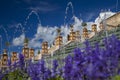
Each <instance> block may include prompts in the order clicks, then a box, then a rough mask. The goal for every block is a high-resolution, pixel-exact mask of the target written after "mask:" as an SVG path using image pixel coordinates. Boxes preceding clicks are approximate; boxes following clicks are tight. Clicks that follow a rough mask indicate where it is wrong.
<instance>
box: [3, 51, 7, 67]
mask: <svg viewBox="0 0 120 80" xmlns="http://www.w3.org/2000/svg"><path fill="white" fill-rule="evenodd" d="M7 64H8V55H7V50H6V49H4V53H3V55H2V61H1V65H2V67H7Z"/></svg>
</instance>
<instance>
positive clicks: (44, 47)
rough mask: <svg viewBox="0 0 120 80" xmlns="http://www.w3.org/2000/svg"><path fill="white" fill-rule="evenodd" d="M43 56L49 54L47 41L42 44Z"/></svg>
mask: <svg viewBox="0 0 120 80" xmlns="http://www.w3.org/2000/svg"><path fill="white" fill-rule="evenodd" d="M41 53H42V54H48V42H47V41H45V42H43V43H42V51H41Z"/></svg>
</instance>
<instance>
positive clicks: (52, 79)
mask: <svg viewBox="0 0 120 80" xmlns="http://www.w3.org/2000/svg"><path fill="white" fill-rule="evenodd" d="M48 80H64V79H63V78H62V77H60V76H57V77H56V78H50V79H48Z"/></svg>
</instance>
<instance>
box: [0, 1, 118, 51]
mask: <svg viewBox="0 0 120 80" xmlns="http://www.w3.org/2000/svg"><path fill="white" fill-rule="evenodd" d="M68 2H72V5H73V14H74V15H75V16H76V17H77V18H79V19H82V21H84V22H94V20H95V19H96V18H97V17H98V16H99V14H100V12H101V11H105V10H107V11H108V10H109V9H110V10H111V12H118V11H119V10H120V5H119V4H120V1H119V0H118V3H117V4H116V2H117V0H1V1H0V26H2V27H4V28H5V29H6V31H7V34H5V33H6V32H5V29H4V30H3V28H1V27H0V35H1V36H2V48H5V46H4V44H5V42H6V41H7V38H6V35H7V37H8V39H9V42H10V43H11V44H12V42H13V39H15V38H16V37H20V36H21V37H23V38H24V36H22V29H23V28H24V30H25V31H26V32H25V35H26V36H27V37H29V38H30V39H31V40H32V39H33V38H34V37H35V34H37V30H38V29H39V28H38V23H39V20H38V17H37V16H36V15H35V14H32V15H31V16H30V17H29V19H28V20H27V23H26V25H25V22H26V18H27V17H28V15H29V13H30V12H31V11H32V10H34V11H36V14H37V15H38V16H39V18H40V21H41V24H42V26H43V27H55V26H56V27H60V26H61V25H63V24H64V18H65V16H67V19H66V23H71V21H70V19H71V17H72V16H73V14H72V9H71V6H68V7H69V10H68V11H67V14H65V11H66V7H67V4H68ZM116 5H118V6H117V9H116ZM116 10H117V11H116ZM19 23H20V24H22V29H21V27H20V26H18V27H17V28H16V26H17V25H18V24H19ZM38 33H39V31H38ZM37 42H38V43H41V40H40V39H39V40H37ZM16 47H18V46H16ZM16 47H13V48H11V50H15V51H17V49H18V48H16Z"/></svg>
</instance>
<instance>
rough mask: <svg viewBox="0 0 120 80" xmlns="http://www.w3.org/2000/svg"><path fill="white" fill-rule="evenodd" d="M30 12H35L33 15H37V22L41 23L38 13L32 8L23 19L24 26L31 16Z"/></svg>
mask: <svg viewBox="0 0 120 80" xmlns="http://www.w3.org/2000/svg"><path fill="white" fill-rule="evenodd" d="M32 14H35V15H36V16H37V19H38V23H39V24H41V21H40V17H39V15H38V13H37V12H36V11H34V10H33V11H31V12H30V13H29V14H28V16H27V18H26V19H25V22H24V26H26V25H27V21H28V20H29V19H30V16H31V15H32Z"/></svg>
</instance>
